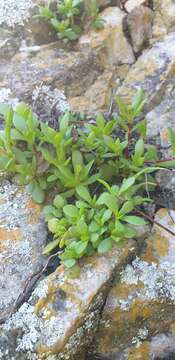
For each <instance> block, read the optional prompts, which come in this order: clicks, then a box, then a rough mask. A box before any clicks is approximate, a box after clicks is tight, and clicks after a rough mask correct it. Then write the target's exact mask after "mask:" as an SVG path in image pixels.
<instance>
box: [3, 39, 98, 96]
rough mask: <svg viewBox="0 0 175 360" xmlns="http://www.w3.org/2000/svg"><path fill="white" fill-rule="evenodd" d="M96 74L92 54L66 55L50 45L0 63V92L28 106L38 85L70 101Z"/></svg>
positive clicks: (70, 53) (88, 84)
mask: <svg viewBox="0 0 175 360" xmlns="http://www.w3.org/2000/svg"><path fill="white" fill-rule="evenodd" d="M89 69H90V71H89ZM100 73H101V69H100V66H99V65H97V63H96V60H95V58H94V55H93V53H87V52H86V53H83V52H78V51H70V52H66V51H64V50H61V49H59V48H58V47H57V43H52V44H49V45H43V46H40V47H38V48H37V49H33V48H29V49H26V50H25V51H22V52H21V53H18V54H16V55H15V56H14V57H13V59H12V61H11V62H2V63H1V64H0V88H6V89H10V91H11V93H12V95H13V96H15V97H17V98H19V99H22V100H23V101H28V102H31V97H32V92H33V90H34V89H35V88H36V86H41V83H42V84H43V85H47V86H51V87H52V89H55V88H57V89H59V90H61V91H65V95H66V96H71V97H72V96H78V95H82V94H83V93H84V92H85V91H86V90H87V88H88V87H89V86H91V85H92V83H93V82H94V81H95V80H96V78H97V76H98V75H99V74H100Z"/></svg>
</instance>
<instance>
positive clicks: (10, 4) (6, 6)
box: [0, 0, 34, 27]
mask: <svg viewBox="0 0 175 360" xmlns="http://www.w3.org/2000/svg"><path fill="white" fill-rule="evenodd" d="M32 6H34V2H33V0H0V25H1V24H4V23H5V24H7V25H8V26H11V27H14V26H15V24H19V25H22V24H23V21H24V20H25V19H27V18H28V16H29V9H30V8H31V7H32Z"/></svg>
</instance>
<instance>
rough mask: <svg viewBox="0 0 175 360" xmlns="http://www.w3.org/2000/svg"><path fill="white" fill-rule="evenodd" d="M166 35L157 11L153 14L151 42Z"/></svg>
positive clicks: (165, 29)
mask: <svg viewBox="0 0 175 360" xmlns="http://www.w3.org/2000/svg"><path fill="white" fill-rule="evenodd" d="M167 34H168V30H167V28H166V25H165V23H164V20H163V17H162V15H161V13H160V12H159V11H155V12H154V22H153V40H152V41H153V42H156V41H157V40H159V39H161V38H163V37H164V36H165V35H167Z"/></svg>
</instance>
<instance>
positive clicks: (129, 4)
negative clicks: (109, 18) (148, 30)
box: [125, 0, 148, 13]
mask: <svg viewBox="0 0 175 360" xmlns="http://www.w3.org/2000/svg"><path fill="white" fill-rule="evenodd" d="M147 4H148V1H147V0H128V1H126V3H125V9H126V10H127V12H128V13H130V12H131V11H132V10H134V8H136V7H137V6H139V5H147Z"/></svg>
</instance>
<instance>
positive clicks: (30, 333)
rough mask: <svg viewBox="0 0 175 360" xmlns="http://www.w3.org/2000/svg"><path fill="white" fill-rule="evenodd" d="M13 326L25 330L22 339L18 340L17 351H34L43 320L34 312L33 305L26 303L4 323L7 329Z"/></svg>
mask: <svg viewBox="0 0 175 360" xmlns="http://www.w3.org/2000/svg"><path fill="white" fill-rule="evenodd" d="M13 328H20V329H22V330H23V331H24V334H23V337H22V339H19V340H18V345H17V349H16V351H17V352H20V351H26V352H33V351H34V348H35V345H36V343H37V341H38V340H39V337H40V332H39V330H41V329H42V322H41V320H40V318H39V317H38V316H37V315H36V314H35V313H34V308H33V306H31V305H29V304H28V303H24V304H23V305H22V306H21V308H20V309H19V311H18V312H17V313H16V314H15V315H13V316H12V318H11V319H10V320H8V321H7V322H6V323H5V325H4V330H6V331H10V330H11V329H13Z"/></svg>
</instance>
